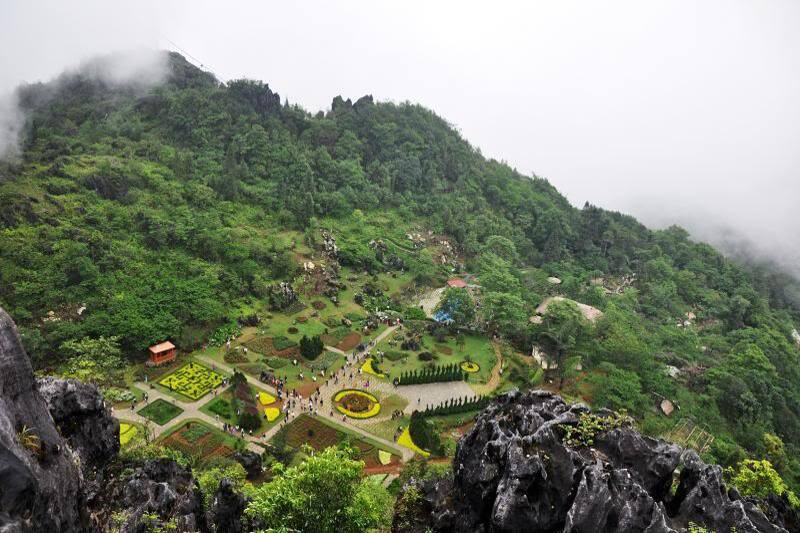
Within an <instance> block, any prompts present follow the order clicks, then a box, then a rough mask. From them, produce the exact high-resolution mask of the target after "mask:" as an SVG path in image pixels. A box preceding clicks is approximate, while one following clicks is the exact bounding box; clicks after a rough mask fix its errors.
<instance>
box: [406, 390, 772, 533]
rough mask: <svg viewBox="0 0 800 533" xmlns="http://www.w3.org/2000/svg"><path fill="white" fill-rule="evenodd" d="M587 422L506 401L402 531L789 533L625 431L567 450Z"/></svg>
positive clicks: (684, 461) (548, 399)
mask: <svg viewBox="0 0 800 533" xmlns="http://www.w3.org/2000/svg"><path fill="white" fill-rule="evenodd" d="M588 412H589V409H588V408H587V407H586V406H585V405H582V404H576V405H569V404H567V403H565V402H564V401H563V400H562V399H561V398H560V397H558V396H556V395H554V394H551V393H548V392H543V391H535V392H530V393H526V394H521V393H518V392H512V393H509V394H507V395H504V396H501V397H499V398H498V399H497V400H495V401H494V402H493V403H492V404H491V405H490V406H489V407H487V408H486V409H485V410H484V411H483V412H481V414H479V415H478V417H477V419H476V423H475V426H474V427H473V428H472V430H471V431H470V432H469V433H468V434H467V435H466V436H464V438H463V439H462V440H461V441H460V442H459V444H458V448H457V451H456V456H455V459H454V461H453V474H452V475H451V476H450V477H448V478H445V479H443V480H438V481H435V482H428V483H420V484H418V486H417V489H418V490H420V491H421V492H422V493H423V498H422V502H421V506H420V507H419V508H418V516H417V517H416V518H414V519H413V520H410V519H409V517H407V516H406V517H404V520H403V523H405V524H408V523H415V524H416V526H415V527H413V528H412V530H414V531H424V530H425V529H427V528H431V529H433V530H435V531H458V532H469V531H475V532H477V531H496V532H501V531H502V532H516V531H567V532H576V533H578V532H586V533H589V532H596V531H605V532H636V531H641V532H648V533H657V532H672V531H683V530H685V529H686V527H687V526H688V524H689V523H690V522H693V523H695V524H700V525H704V526H705V527H707V528H708V529H709V530H716V531H730V530H732V529H734V528H735V530H736V531H737V532H739V533H744V532H753V533H755V532H782V531H786V529H784V525H788V524H787V521H786V520H785V519H783V518H779V516H783V515H782V514H781V510H780V506H779V504H777V503H776V505H774V506H771V507H769V509H771V510H772V512H773V516H772V519H769V518H767V516H765V514H764V513H763V512H762V511H761V509H760V508H759V507H758V506H757V505H756V504H755V503H754V502H751V501H749V500H745V499H742V498H740V497H739V496H738V494H737V493H736V491H735V490H730V489H729V488H728V487H727V486H726V485H725V482H724V481H723V479H722V470H721V468H720V467H719V466H710V465H706V464H705V463H703V462H702V461H701V460H700V458H699V457H698V456H697V454H696V453H694V452H693V451H685V450H682V449H681V448H679V447H678V446H676V445H674V444H670V443H666V442H663V441H659V440H656V439H652V438H650V437H646V436H643V435H641V434H639V433H638V432H637V431H635V430H634V429H631V428H629V427H625V426H622V427H614V426H612V427H614V429H610V430H607V431H604V432H600V433H599V434H597V435H595V436H594V437H593V439H592V444H591V446H580V445H578V443H577V442H575V443H574V444H575V446H570V445H567V444H565V438H564V436H565V430H564V428H565V427H568V426H575V425H577V424H578V422H579V420H580V416H581V414H582V413H588ZM598 414H600V415H607V414H610V413H607V412H600V413H598ZM674 476H678V477H677V481H678V487H677V490H675V492H674V494H673V493H672V490H671V487H672V485H673V479H675V477H674ZM412 483H414V482H413V481H412ZM407 488H409V487H407ZM397 523H399V521H398V520H396V524H397ZM395 530H398V531H399V529H398V527H397V526H395ZM405 531H409V529H408V527H406V528H405Z"/></svg>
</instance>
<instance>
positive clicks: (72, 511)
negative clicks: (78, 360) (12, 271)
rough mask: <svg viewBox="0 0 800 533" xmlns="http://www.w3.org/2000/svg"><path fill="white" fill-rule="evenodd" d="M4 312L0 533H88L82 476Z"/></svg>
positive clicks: (0, 315) (0, 316)
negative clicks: (25, 532) (65, 532)
mask: <svg viewBox="0 0 800 533" xmlns="http://www.w3.org/2000/svg"><path fill="white" fill-rule="evenodd" d="M77 457H78V455H76V454H73V453H72V451H71V450H70V449H69V447H68V446H67V443H66V442H65V440H64V439H63V438H62V437H61V435H59V432H58V430H57V429H56V426H55V424H54V422H53V419H52V417H51V416H50V413H49V411H48V406H47V404H46V403H45V400H44V398H43V397H42V395H41V394H40V393H39V390H38V388H37V385H36V381H35V380H34V376H33V369H32V368H31V364H30V360H29V359H28V356H27V355H26V354H25V351H24V350H23V348H22V344H21V342H20V338H19V334H18V333H17V329H16V327H15V326H14V323H13V321H12V320H11V317H10V316H9V315H8V314H7V313H6V312H5V311H4V310H3V309H0V531H2V532H3V533H8V532H17V531H20V532H21V531H53V532H57V531H88V530H90V521H89V517H88V514H87V513H86V511H85V494H84V491H83V487H82V475H81V471H80V469H79V468H78V465H77V464H76V463H77Z"/></svg>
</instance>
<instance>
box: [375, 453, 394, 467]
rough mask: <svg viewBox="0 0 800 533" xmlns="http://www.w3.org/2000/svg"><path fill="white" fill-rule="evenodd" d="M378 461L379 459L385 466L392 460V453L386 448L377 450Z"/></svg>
mask: <svg viewBox="0 0 800 533" xmlns="http://www.w3.org/2000/svg"><path fill="white" fill-rule="evenodd" d="M378 461H380V462H381V464H382V465H383V466H386V465H388V464H389V463H391V462H392V454H391V453H389V452H387V451H386V450H378Z"/></svg>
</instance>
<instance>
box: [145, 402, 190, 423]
mask: <svg viewBox="0 0 800 533" xmlns="http://www.w3.org/2000/svg"><path fill="white" fill-rule="evenodd" d="M182 412H183V409H181V408H180V407H178V406H177V405H172V404H171V403H169V402H168V401H166V400H162V399H161V398H158V399H157V400H154V401H152V402H150V404H149V405H147V406H145V407H143V408H141V409H139V414H140V415H142V416H143V417H145V418H147V419H149V420H152V421H153V422H155V423H156V424H158V425H159V426H163V425H164V424H166V423H167V422H169V421H170V420H172V419H173V418H175V417H176V416H178V415H179V414H181V413H182Z"/></svg>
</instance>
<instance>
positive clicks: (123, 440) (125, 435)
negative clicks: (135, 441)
mask: <svg viewBox="0 0 800 533" xmlns="http://www.w3.org/2000/svg"><path fill="white" fill-rule="evenodd" d="M137 431H138V429H136V426H134V425H132V424H126V423H124V422H123V423H121V424H120V425H119V443H120V444H121V445H122V446H125V445H126V444H128V443H129V442H130V440H131V439H132V438H133V436H134V435H136V432H137Z"/></svg>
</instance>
